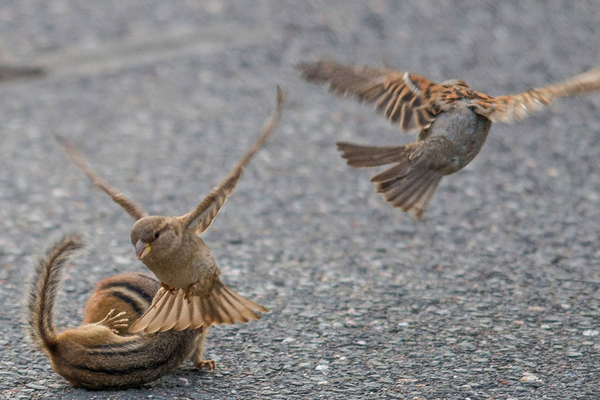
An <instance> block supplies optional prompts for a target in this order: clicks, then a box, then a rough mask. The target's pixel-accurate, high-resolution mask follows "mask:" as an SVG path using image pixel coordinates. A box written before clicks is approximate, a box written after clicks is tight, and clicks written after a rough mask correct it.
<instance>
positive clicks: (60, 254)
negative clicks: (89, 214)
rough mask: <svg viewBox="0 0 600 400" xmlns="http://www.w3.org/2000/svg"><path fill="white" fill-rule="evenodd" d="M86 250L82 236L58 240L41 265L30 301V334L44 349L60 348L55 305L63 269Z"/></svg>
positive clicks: (71, 236) (36, 273) (37, 271)
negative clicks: (57, 346)
mask: <svg viewBox="0 0 600 400" xmlns="http://www.w3.org/2000/svg"><path fill="white" fill-rule="evenodd" d="M81 247H83V241H82V240H81V237H80V236H78V235H70V236H66V237H64V238H63V239H61V240H60V241H58V242H57V243H56V244H55V245H54V246H53V247H52V248H51V249H50V250H49V251H48V252H47V254H46V256H45V257H44V259H42V260H41V261H40V262H39V265H38V267H37V269H36V272H35V278H34V282H33V288H32V290H31V296H30V298H29V321H28V322H29V333H30V335H31V337H32V338H33V340H34V341H35V342H37V343H38V344H39V345H40V346H41V347H42V348H43V349H44V350H46V351H51V350H52V349H53V348H54V347H55V346H56V345H57V340H56V337H57V332H56V327H55V326H54V305H55V304H56V298H57V296H58V289H59V287H60V282H61V278H62V274H63V269H64V267H65V264H66V262H67V261H68V260H69V257H70V255H71V253H72V252H74V251H75V250H78V249H80V248H81Z"/></svg>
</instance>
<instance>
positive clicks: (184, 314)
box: [129, 280, 269, 333]
mask: <svg viewBox="0 0 600 400" xmlns="http://www.w3.org/2000/svg"><path fill="white" fill-rule="evenodd" d="M185 293H186V292H185V290H183V289H176V290H174V291H173V290H169V289H165V288H162V287H161V288H160V290H159V291H158V292H157V293H156V295H155V296H154V299H153V300H152V305H151V306H150V308H149V309H148V311H146V312H145V313H144V315H142V316H141V317H140V319H138V320H137V321H136V322H135V323H134V324H133V325H132V326H131V328H129V332H131V333H135V332H142V331H143V332H146V333H153V332H164V331H168V330H169V329H174V330H176V331H181V330H183V329H186V328H192V329H197V328H199V327H201V326H203V327H205V328H208V327H210V326H211V325H213V324H216V325H218V324H234V323H236V322H248V321H250V320H256V319H260V316H259V315H258V314H256V312H268V311H269V310H268V309H267V308H265V307H263V306H262V305H260V304H258V303H255V302H253V301H251V300H248V299H247V298H245V297H243V296H242V295H240V294H238V293H236V292H235V291H233V289H231V288H229V287H227V286H225V285H224V284H223V283H222V282H221V281H220V280H216V281H215V283H214V286H213V290H212V291H211V292H210V294H209V295H191V296H190V297H189V298H186V295H185Z"/></svg>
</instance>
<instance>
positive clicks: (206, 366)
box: [194, 360, 217, 372]
mask: <svg viewBox="0 0 600 400" xmlns="http://www.w3.org/2000/svg"><path fill="white" fill-rule="evenodd" d="M194 365H195V367H196V368H198V369H199V370H202V371H209V372H212V371H214V370H215V368H217V362H216V361H215V360H202V361H198V362H196V363H194Z"/></svg>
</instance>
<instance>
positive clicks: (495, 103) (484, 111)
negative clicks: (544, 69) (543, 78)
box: [472, 68, 600, 123]
mask: <svg viewBox="0 0 600 400" xmlns="http://www.w3.org/2000/svg"><path fill="white" fill-rule="evenodd" d="M598 90H600V68H595V69H592V70H590V71H587V72H584V73H582V74H579V75H576V76H574V77H573V78H570V79H567V80H566V81H564V82H560V83H557V84H554V85H550V86H545V87H542V88H535V89H529V90H527V91H525V92H523V93H519V94H513V95H508V96H498V97H487V98H485V99H483V98H482V99H478V101H476V102H474V103H473V105H472V109H473V111H475V112H476V113H478V114H480V115H483V116H485V117H487V118H489V119H490V120H491V121H492V122H504V123H511V122H516V121H519V120H521V119H523V118H525V117H527V116H529V115H530V114H533V113H534V112H536V111H538V110H541V109H542V108H544V107H545V106H547V105H548V104H550V103H552V101H554V100H555V99H557V98H560V97H571V96H577V95H582V94H588V93H591V92H595V91H598Z"/></svg>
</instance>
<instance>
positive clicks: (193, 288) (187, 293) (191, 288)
mask: <svg viewBox="0 0 600 400" xmlns="http://www.w3.org/2000/svg"><path fill="white" fill-rule="evenodd" d="M197 289H198V282H194V283H192V284H191V285H190V286H188V288H187V290H186V291H185V295H184V296H183V298H184V299H186V300H187V301H188V303H189V302H191V301H192V296H193V295H194V293H195V292H196V290H197Z"/></svg>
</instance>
